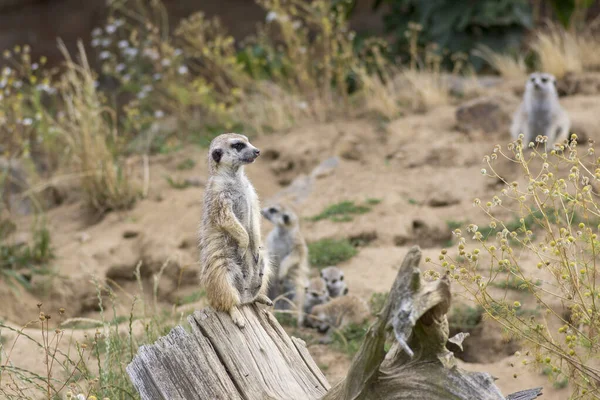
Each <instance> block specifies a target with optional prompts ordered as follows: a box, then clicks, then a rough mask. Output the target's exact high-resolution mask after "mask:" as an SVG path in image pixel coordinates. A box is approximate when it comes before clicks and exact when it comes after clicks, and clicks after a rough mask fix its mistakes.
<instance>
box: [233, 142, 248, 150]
mask: <svg viewBox="0 0 600 400" xmlns="http://www.w3.org/2000/svg"><path fill="white" fill-rule="evenodd" d="M245 147H246V143H242V142H237V143H234V144H232V145H231V148H233V149H236V150H237V151H242V150H243V149H244V148H245Z"/></svg>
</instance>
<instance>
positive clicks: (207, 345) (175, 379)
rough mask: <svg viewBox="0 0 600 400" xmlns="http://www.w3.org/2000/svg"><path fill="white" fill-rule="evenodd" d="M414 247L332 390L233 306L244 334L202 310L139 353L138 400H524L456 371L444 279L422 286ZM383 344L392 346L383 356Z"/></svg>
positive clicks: (285, 343) (529, 394)
mask: <svg viewBox="0 0 600 400" xmlns="http://www.w3.org/2000/svg"><path fill="white" fill-rule="evenodd" d="M420 260H421V252H420V250H419V248H418V247H413V248H411V249H410V251H409V252H408V254H407V255H406V257H405V259H404V261H403V263H402V265H401V267H400V269H399V271H398V275H397V277H396V280H395V281H394V284H393V286H392V289H391V291H390V295H389V296H388V299H387V301H386V304H385V306H384V307H383V310H382V312H381V313H380V315H379V316H378V318H377V321H376V322H375V323H374V324H373V325H372V326H371V327H370V328H369V330H368V332H367V334H366V337H365V340H364V342H363V344H362V346H361V348H360V349H359V351H358V353H357V354H356V356H355V357H354V359H353V361H352V364H351V366H350V369H349V371H348V374H347V376H346V378H345V379H344V380H343V381H341V382H340V383H338V384H337V385H335V387H333V388H331V387H330V385H329V383H328V382H327V379H325V376H324V375H323V373H322V372H321V371H320V370H319V368H318V367H317V366H316V364H315V362H314V361H313V359H312V358H311V356H310V354H309V353H308V350H307V349H306V344H305V343H304V342H303V341H302V340H300V339H297V338H290V337H289V336H288V335H287V334H286V333H285V331H284V330H283V328H282V327H281V326H280V325H279V323H278V322H277V320H276V319H275V317H273V315H272V314H271V313H270V312H268V311H266V310H264V309H260V308H259V307H258V306H257V305H252V306H244V307H242V308H241V310H242V314H243V316H244V318H245V319H246V327H245V328H244V329H239V328H238V327H237V326H236V325H235V324H234V323H233V321H232V320H231V318H230V317H229V315H227V314H224V313H217V312H215V311H213V310H211V309H204V310H202V311H196V312H195V313H194V314H193V315H191V316H190V317H189V318H188V322H189V324H190V326H191V333H188V332H186V331H185V330H184V329H183V328H181V327H176V328H174V329H173V330H172V331H171V332H170V333H169V334H168V335H167V336H166V337H164V338H161V339H159V340H158V341H157V343H156V344H154V345H149V346H142V347H141V348H140V349H139V350H138V354H137V356H136V357H135V358H134V360H133V361H132V362H131V364H130V365H128V366H127V372H128V374H129V376H130V378H131V380H132V382H133V384H134V386H135V387H136V389H137V390H138V391H139V393H140V395H141V397H142V399H152V400H155V399H165V400H167V399H168V400H171V399H176V400H179V399H182V400H183V399H185V400H187V399H211V400H212V399H247V400H254V399H257V400H264V399H277V400H279V399H290V400H291V399H302V400H304V399H323V400H350V399H365V400H368V399H380V400H409V399H410V400H413V399H427V400H472V399H477V400H531V399H534V398H536V397H538V396H539V395H540V394H541V388H536V389H531V390H525V391H522V392H518V393H514V394H512V395H509V396H508V397H504V396H503V395H502V393H501V392H500V390H499V389H498V388H497V387H496V385H495V384H494V379H493V378H492V376H491V375H489V374H487V373H481V372H468V371H465V370H462V369H460V368H458V366H457V365H456V362H455V360H454V355H453V354H452V352H450V351H448V350H447V349H446V343H447V342H448V341H451V342H453V343H454V344H456V345H458V346H462V341H463V340H464V339H465V338H466V337H467V336H468V335H465V334H459V335H456V336H455V337H454V338H450V339H449V338H448V320H447V319H446V314H447V312H448V309H449V308H450V302H451V294H450V281H449V279H448V277H447V276H445V277H442V278H441V279H439V280H437V281H433V282H423V281H422V280H421V271H420V269H419V263H420ZM390 336H391V338H392V340H393V342H394V344H393V345H392V347H391V349H390V351H388V352H387V353H386V351H385V343H386V340H388V339H389V337H390Z"/></svg>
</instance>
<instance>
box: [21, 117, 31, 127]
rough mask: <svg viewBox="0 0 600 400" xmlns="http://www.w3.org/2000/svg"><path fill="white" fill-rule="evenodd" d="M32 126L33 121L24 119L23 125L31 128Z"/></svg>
mask: <svg viewBox="0 0 600 400" xmlns="http://www.w3.org/2000/svg"><path fill="white" fill-rule="evenodd" d="M31 124H33V120H32V119H31V118H24V119H23V125H25V126H29V125H31Z"/></svg>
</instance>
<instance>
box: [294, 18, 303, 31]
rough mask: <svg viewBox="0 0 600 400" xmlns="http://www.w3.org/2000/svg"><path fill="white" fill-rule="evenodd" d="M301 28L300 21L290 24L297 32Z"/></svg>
mask: <svg viewBox="0 0 600 400" xmlns="http://www.w3.org/2000/svg"><path fill="white" fill-rule="evenodd" d="M301 27H302V21H300V20H296V21H294V22H292V28H294V30H298V29H300V28H301Z"/></svg>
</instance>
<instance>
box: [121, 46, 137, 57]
mask: <svg viewBox="0 0 600 400" xmlns="http://www.w3.org/2000/svg"><path fill="white" fill-rule="evenodd" d="M124 53H125V55H126V56H128V57H132V58H133V57H135V56H137V54H138V50H137V49H135V48H133V47H128V48H126V49H125V51H124Z"/></svg>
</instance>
